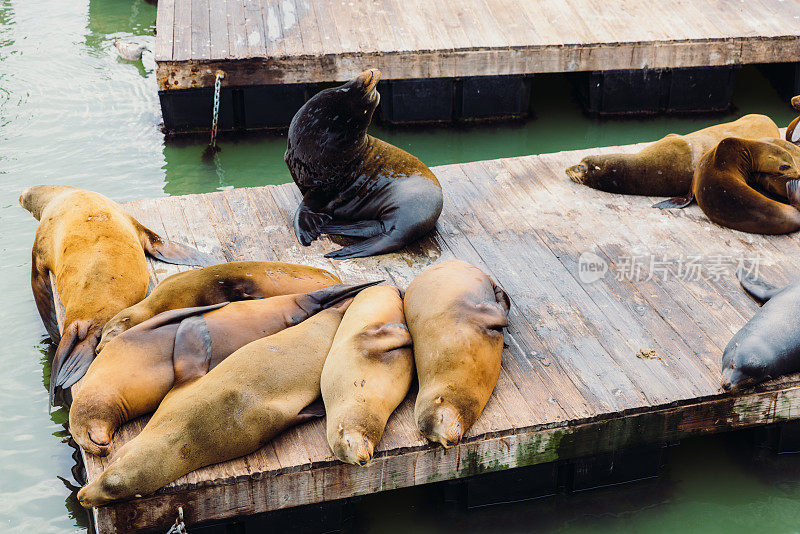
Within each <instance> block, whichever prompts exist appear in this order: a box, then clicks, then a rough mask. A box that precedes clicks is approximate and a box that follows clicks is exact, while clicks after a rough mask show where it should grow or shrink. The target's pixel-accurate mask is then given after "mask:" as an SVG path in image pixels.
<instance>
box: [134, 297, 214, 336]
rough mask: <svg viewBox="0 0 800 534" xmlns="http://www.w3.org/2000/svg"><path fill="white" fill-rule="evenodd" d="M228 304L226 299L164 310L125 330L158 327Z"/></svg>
mask: <svg viewBox="0 0 800 534" xmlns="http://www.w3.org/2000/svg"><path fill="white" fill-rule="evenodd" d="M228 304H230V302H227V301H226V302H220V303H218V304H209V305H208V306H194V307H193V308H177V309H175V310H167V311H165V312H161V313H159V314H158V315H155V316H153V317H151V318H149V319H148V320H146V321H142V322H141V323H139V324H137V325H136V326H134V327H132V328H130V329H129V330H126V332H132V331H140V330H152V329H154V328H158V327H159V326H164V325H165V324H170V323H174V322H177V321H182V320H183V319H186V318H187V317H191V316H193V315H200V314H203V313H207V312H210V311H214V310H217V309H219V308H222V307H224V306H227V305H228Z"/></svg>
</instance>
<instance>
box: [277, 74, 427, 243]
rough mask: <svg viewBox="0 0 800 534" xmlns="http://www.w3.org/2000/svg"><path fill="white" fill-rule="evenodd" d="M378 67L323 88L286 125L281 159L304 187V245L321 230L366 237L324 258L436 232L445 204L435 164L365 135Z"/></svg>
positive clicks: (300, 223)
mask: <svg viewBox="0 0 800 534" xmlns="http://www.w3.org/2000/svg"><path fill="white" fill-rule="evenodd" d="M380 75H381V73H380V71H378V70H377V69H371V70H367V71H364V72H362V73H361V74H360V75H359V76H357V77H356V78H353V79H352V80H350V81H349V82H347V83H346V84H344V85H342V86H340V87H335V88H331V89H326V90H324V91H322V92H320V93H318V94H317V95H315V96H314V97H313V98H311V100H309V101H308V102H306V103H305V105H303V107H301V108H300V110H299V111H298V112H297V114H296V115H295V116H294V118H293V119H292V122H291V124H290V126H289V143H288V147H287V149H286V155H285V156H284V159H285V160H286V165H288V167H289V171H290V172H291V174H292V177H293V178H294V181H295V183H296V184H297V187H298V188H299V189H300V192H301V193H302V194H303V200H302V202H300V206H299V207H298V208H297V212H296V213H295V215H294V231H295V235H296V236H297V239H298V240H299V241H300V243H301V244H303V245H309V244H311V242H312V241H314V240H315V239H316V238H317V237H319V235H320V234H323V233H327V234H335V235H341V236H347V237H355V238H361V239H363V241H361V242H359V243H356V244H354V245H350V246H347V247H344V248H343V249H341V250H336V251H333V252H329V253H328V254H326V255H325V256H326V257H327V258H337V259H344V258H359V257H363V256H372V255H374V254H383V253H386V252H391V251H394V250H397V249H399V248H402V247H404V246H405V245H407V244H409V243H412V242H413V241H416V240H417V239H419V238H421V237H422V236H424V235H426V234H428V233H429V232H431V231H432V230H433V229H434V227H435V226H436V220H437V219H438V218H439V214H440V213H441V212H442V188H441V186H440V185H439V182H438V180H437V179H436V177H435V176H434V175H433V173H432V172H431V170H430V169H429V168H428V167H427V166H426V165H425V164H424V163H422V162H421V161H420V160H419V159H417V158H416V157H414V156H412V155H411V154H409V153H408V152H406V151H404V150H401V149H399V148H397V147H396V146H392V145H390V144H389V143H385V142H383V141H381V140H380V139H375V138H374V137H372V136H371V135H367V127H368V126H369V123H370V121H371V120H372V114H373V113H374V111H375V108H376V107H377V106H378V102H379V100H380V95H379V94H378V91H376V90H375V86H376V85H377V83H378V79H379V78H380Z"/></svg>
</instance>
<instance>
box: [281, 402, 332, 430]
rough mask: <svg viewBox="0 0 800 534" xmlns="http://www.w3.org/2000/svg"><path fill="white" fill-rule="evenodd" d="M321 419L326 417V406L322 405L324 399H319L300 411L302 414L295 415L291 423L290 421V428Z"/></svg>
mask: <svg viewBox="0 0 800 534" xmlns="http://www.w3.org/2000/svg"><path fill="white" fill-rule="evenodd" d="M321 417H325V405H324V404H323V403H322V399H317V400H315V401H314V402H312V403H311V404H309V405H308V406H306V407H305V408H303V409H302V410H300V413H298V414H297V415H295V416H294V417H293V418H292V419H291V421H289V423H288V426H290V427H292V426H297V425H301V424H303V423H305V422H307V421H313V420H314V419H319V418H321Z"/></svg>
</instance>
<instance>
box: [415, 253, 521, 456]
mask: <svg viewBox="0 0 800 534" xmlns="http://www.w3.org/2000/svg"><path fill="white" fill-rule="evenodd" d="M510 304H511V303H510V301H509V299H508V295H506V293H505V291H503V290H502V289H501V288H500V287H499V286H498V285H497V284H496V283H495V282H494V280H492V279H491V278H490V277H488V276H487V275H486V274H484V273H483V272H482V271H481V270H480V269H478V268H477V267H474V266H472V265H470V264H468V263H465V262H463V261H460V260H450V261H447V262H444V263H440V264H438V265H435V266H433V267H431V268H429V269H427V270H425V271H423V272H422V273H421V274H420V275H419V276H417V277H416V278H415V279H414V280H413V281H412V282H411V284H410V285H409V286H408V289H407V290H406V294H405V297H404V310H405V315H406V322H407V324H408V329H409V331H410V332H411V338H412V339H413V340H414V361H415V363H416V366H417V378H418V379H419V393H418V394H417V402H416V405H415V406H414V417H415V418H416V420H417V427H419V430H420V432H421V433H422V435H423V436H425V437H426V438H428V439H429V440H431V441H433V442H437V443H441V444H442V445H444V446H445V447H450V446H452V445H455V444H457V443H458V442H459V441H460V440H461V438H462V437H463V436H464V434H465V433H466V432H467V430H469V428H470V427H471V426H472V424H473V423H474V422H475V420H476V419H477V418H478V416H479V415H480V414H481V412H482V411H483V408H484V406H486V403H487V402H488V400H489V397H490V396H491V394H492V391H493V390H494V386H495V385H496V384H497V379H498V377H499V376H500V359H501V355H502V352H503V327H505V326H508V319H507V315H508V310H509V307H510Z"/></svg>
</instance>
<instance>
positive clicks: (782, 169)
mask: <svg viewBox="0 0 800 534" xmlns="http://www.w3.org/2000/svg"><path fill="white" fill-rule="evenodd" d="M789 169H791V165H786V164H785V163H784V164H783V165H781V166H780V167H778V170H779V171H788V170H789Z"/></svg>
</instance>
